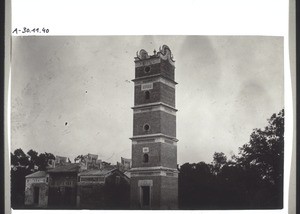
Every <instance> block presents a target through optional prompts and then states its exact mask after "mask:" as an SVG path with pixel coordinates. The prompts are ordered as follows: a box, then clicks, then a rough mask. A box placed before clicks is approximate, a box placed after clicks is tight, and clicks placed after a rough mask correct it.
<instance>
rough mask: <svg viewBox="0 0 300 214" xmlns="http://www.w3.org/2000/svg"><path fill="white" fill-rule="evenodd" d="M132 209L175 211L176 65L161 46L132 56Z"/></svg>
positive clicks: (166, 48)
mask: <svg viewBox="0 0 300 214" xmlns="http://www.w3.org/2000/svg"><path fill="white" fill-rule="evenodd" d="M134 62H135V79H134V80H132V81H133V82H134V107H133V108H132V109H133V137H132V138H131V140H132V168H131V170H130V176H131V178H130V188H131V190H130V191H131V196H130V198H131V208H132V209H177V208H178V170H177V141H178V140H177V139H176V111H177V110H176V108H175V85H176V84H177V83H176V82H175V78H174V71H175V65H174V60H173V56H172V53H171V50H170V48H169V47H168V46H166V45H164V46H162V48H160V49H159V51H158V52H156V51H154V54H153V55H148V53H147V52H146V51H145V50H143V49H142V50H140V51H139V53H137V56H136V57H135V61H134Z"/></svg>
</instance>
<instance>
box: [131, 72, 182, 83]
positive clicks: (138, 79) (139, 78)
mask: <svg viewBox="0 0 300 214" xmlns="http://www.w3.org/2000/svg"><path fill="white" fill-rule="evenodd" d="M155 77H161V78H163V79H165V80H167V81H170V82H172V83H173V84H175V85H177V84H178V83H177V82H175V81H174V80H172V79H170V78H167V77H165V76H163V75H162V74H153V75H149V76H144V77H138V78H135V79H132V80H131V81H132V82H137V81H141V80H145V79H151V78H155Z"/></svg>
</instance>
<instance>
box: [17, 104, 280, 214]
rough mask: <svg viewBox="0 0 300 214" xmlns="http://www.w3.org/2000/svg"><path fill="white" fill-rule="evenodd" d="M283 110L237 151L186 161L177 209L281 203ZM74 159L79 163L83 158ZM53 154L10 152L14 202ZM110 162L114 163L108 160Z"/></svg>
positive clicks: (263, 206) (21, 203) (181, 171)
mask: <svg viewBox="0 0 300 214" xmlns="http://www.w3.org/2000/svg"><path fill="white" fill-rule="evenodd" d="M283 152H284V110H283V109H282V110H281V111H280V112H279V113H278V114H273V115H272V116H271V118H270V119H268V120H267V126H266V127H264V129H254V130H253V132H252V134H251V135H250V140H249V142H248V143H246V144H244V145H243V146H242V147H240V148H239V153H238V155H233V156H232V157H230V158H227V157H226V155H225V154H224V153H223V152H215V153H214V155H213V161H212V162H211V163H205V162H199V163H185V164H183V165H181V166H180V167H178V170H179V186H178V188H179V194H178V197H179V198H178V199H179V209H276V208H278V209H279V208H282V207H283ZM82 158H83V156H82V155H78V156H77V157H76V158H75V160H74V161H75V162H76V161H79V160H80V159H82ZM54 159H55V156H54V155H53V154H51V153H47V152H45V153H40V154H38V152H36V151H34V150H32V149H31V150H29V151H28V152H27V153H26V154H25V153H24V152H23V150H22V149H16V150H15V151H14V152H13V153H11V205H12V207H13V208H18V207H24V191H25V176H26V175H28V174H31V173H33V172H35V171H38V170H46V167H47V166H48V162H49V160H54ZM106 164H108V165H109V164H110V163H106Z"/></svg>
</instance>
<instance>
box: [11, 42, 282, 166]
mask: <svg viewBox="0 0 300 214" xmlns="http://www.w3.org/2000/svg"><path fill="white" fill-rule="evenodd" d="M164 44H166V45H168V46H169V47H170V49H171V51H172V53H173V56H174V59H175V66H176V69H175V81H176V82H178V85H176V108H177V109H178V112H177V138H178V140H179V141H178V143H177V153H178V164H183V163H186V162H190V163H197V162H200V161H204V162H207V163H210V162H211V161H212V158H213V154H214V152H224V153H225V154H226V155H227V157H228V158H230V156H231V155H233V154H237V153H238V148H239V147H241V146H242V145H243V144H245V143H247V142H248V141H249V139H250V134H251V132H252V130H253V129H254V128H264V127H265V126H266V125H267V119H268V118H270V116H271V115H272V114H273V113H278V112H279V111H280V110H281V109H282V108H284V97H283V94H284V93H283V92H284V86H283V77H284V73H283V70H284V69H283V37H269V36H42V37H38V36H26V37H21V36H19V37H13V38H12V64H11V65H12V68H11V72H12V75H11V151H14V150H15V149H17V148H22V149H23V151H24V152H27V151H28V150H30V149H33V150H35V151H37V152H39V153H43V152H51V153H53V154H54V155H60V156H67V157H69V158H70V160H71V161H73V159H74V158H75V157H76V156H77V155H81V154H83V155H84V154H88V153H92V154H97V155H98V156H99V159H102V160H104V161H107V162H111V163H113V164H115V163H116V162H117V161H120V160H121V157H125V158H130V157H131V140H130V139H129V138H130V137H132V134H133V133H132V132H133V111H132V109H131V107H132V106H133V95H134V94H133V92H134V84H133V82H132V81H131V80H132V79H134V69H135V67H134V57H135V56H136V52H137V51H139V50H140V49H145V50H146V51H148V53H149V54H151V55H152V54H153V51H154V49H155V50H158V49H159V47H160V46H162V45H164Z"/></svg>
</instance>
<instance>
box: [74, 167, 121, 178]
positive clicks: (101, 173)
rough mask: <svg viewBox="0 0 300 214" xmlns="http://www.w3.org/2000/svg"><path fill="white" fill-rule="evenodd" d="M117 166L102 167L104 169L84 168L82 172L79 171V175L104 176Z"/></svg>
mask: <svg viewBox="0 0 300 214" xmlns="http://www.w3.org/2000/svg"><path fill="white" fill-rule="evenodd" d="M116 169H117V168H104V169H94V170H86V171H83V172H80V173H79V174H78V175H79V176H88V175H89V176H104V175H106V174H108V173H110V172H112V171H114V170H116Z"/></svg>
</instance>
